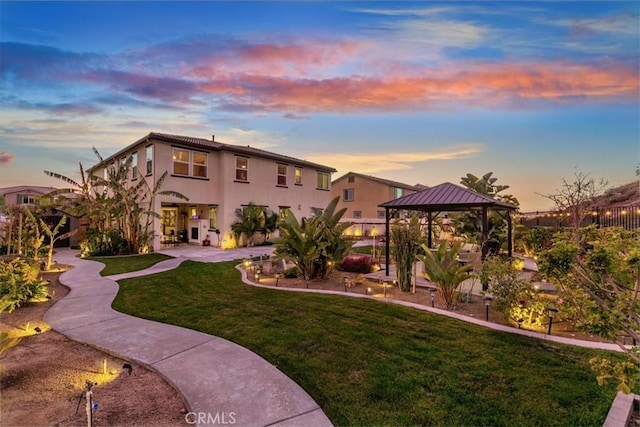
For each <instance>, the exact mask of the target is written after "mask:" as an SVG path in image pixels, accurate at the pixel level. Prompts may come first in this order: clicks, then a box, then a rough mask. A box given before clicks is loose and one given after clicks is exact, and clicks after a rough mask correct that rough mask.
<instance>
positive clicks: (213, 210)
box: [209, 206, 218, 229]
mask: <svg viewBox="0 0 640 427" xmlns="http://www.w3.org/2000/svg"><path fill="white" fill-rule="evenodd" d="M217 223H218V207H217V206H209V228H210V229H215V228H218V227H217Z"/></svg>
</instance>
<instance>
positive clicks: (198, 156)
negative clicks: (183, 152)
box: [191, 151, 207, 178]
mask: <svg viewBox="0 0 640 427" xmlns="http://www.w3.org/2000/svg"><path fill="white" fill-rule="evenodd" d="M191 154H193V173H192V175H193V176H197V177H199V178H206V177H207V153H201V152H198V151H194V152H192V153H191Z"/></svg>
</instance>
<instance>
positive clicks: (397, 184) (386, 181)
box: [332, 172, 421, 191]
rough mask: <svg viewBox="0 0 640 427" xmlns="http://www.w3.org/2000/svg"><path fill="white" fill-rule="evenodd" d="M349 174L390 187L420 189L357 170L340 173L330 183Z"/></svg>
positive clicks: (340, 179)
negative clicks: (340, 174) (339, 175)
mask: <svg viewBox="0 0 640 427" xmlns="http://www.w3.org/2000/svg"><path fill="white" fill-rule="evenodd" d="M349 175H352V176H358V177H361V178H364V179H369V180H371V181H376V182H380V183H382V184H385V185H388V186H390V187H397V188H406V189H408V190H413V191H419V190H421V188H419V187H417V186H415V185H409V184H405V183H403V182H398V181H392V180H390V179H384V178H378V177H377V176H371V175H364V174H361V173H357V172H347V173H345V174H344V175H342V176H341V177H340V178H337V179H334V180H333V182H332V184H335V183H336V182H338V181H342V180H343V179H346V178H347V177H348V176H349Z"/></svg>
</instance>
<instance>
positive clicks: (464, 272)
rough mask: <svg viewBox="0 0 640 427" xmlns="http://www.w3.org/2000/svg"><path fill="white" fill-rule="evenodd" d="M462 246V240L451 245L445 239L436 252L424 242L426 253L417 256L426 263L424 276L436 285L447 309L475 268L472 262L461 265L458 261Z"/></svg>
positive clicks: (423, 246)
mask: <svg viewBox="0 0 640 427" xmlns="http://www.w3.org/2000/svg"><path fill="white" fill-rule="evenodd" d="M461 248H462V243H461V242H458V243H456V244H454V245H453V246H449V243H448V242H447V241H446V240H445V241H443V242H442V243H440V246H438V250H437V251H435V252H432V251H431V250H430V249H429V248H428V247H427V245H424V244H423V245H422V249H423V250H424V255H418V256H417V258H418V260H420V261H422V262H423V263H424V268H425V272H424V277H425V278H426V279H427V280H429V281H430V282H432V283H433V284H435V285H436V288H437V289H438V295H439V297H440V301H441V302H442V304H443V305H444V307H445V308H446V309H451V308H453V306H454V304H455V292H456V290H457V289H458V286H459V285H460V283H462V282H463V281H464V280H466V279H468V278H469V271H470V270H471V269H472V268H473V266H471V265H470V264H467V265H460V263H459V262H458V261H457V259H456V258H457V257H458V253H459V252H460V249H461Z"/></svg>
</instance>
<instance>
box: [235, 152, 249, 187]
mask: <svg viewBox="0 0 640 427" xmlns="http://www.w3.org/2000/svg"><path fill="white" fill-rule="evenodd" d="M248 169H249V159H247V158H246V157H236V180H238V181H248V180H249V173H248Z"/></svg>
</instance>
